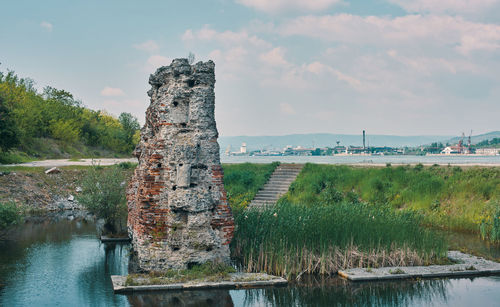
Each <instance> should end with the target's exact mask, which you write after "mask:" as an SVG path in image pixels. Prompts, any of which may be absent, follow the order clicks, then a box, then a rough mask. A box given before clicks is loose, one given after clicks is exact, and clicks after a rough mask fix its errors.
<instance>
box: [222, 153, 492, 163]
mask: <svg viewBox="0 0 500 307" xmlns="http://www.w3.org/2000/svg"><path fill="white" fill-rule="evenodd" d="M273 161H280V162H284V163H307V162H310V163H323V164H357V163H373V164H386V163H392V164H415V163H423V164H434V163H437V164H448V163H449V164H452V165H453V164H492V165H500V156H314V157H313V156H273V157H266V156H260V157H259V156H252V157H250V156H226V155H221V162H222V163H243V162H251V163H271V162H273Z"/></svg>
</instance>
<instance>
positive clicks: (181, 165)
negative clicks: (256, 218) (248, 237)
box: [127, 59, 234, 271]
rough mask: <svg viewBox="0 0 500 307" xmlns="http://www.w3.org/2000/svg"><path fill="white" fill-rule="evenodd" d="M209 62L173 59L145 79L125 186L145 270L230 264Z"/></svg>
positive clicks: (230, 233) (228, 224)
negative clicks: (144, 101) (145, 100)
mask: <svg viewBox="0 0 500 307" xmlns="http://www.w3.org/2000/svg"><path fill="white" fill-rule="evenodd" d="M214 68H215V64H214V63H213V62H212V61H208V62H205V63H203V62H198V63H197V64H195V65H189V63H188V61H187V60H186V59H176V60H174V61H172V64H171V65H170V66H164V67H161V68H159V69H158V70H157V71H156V73H155V74H153V75H151V77H150V79H149V83H150V84H151V86H152V87H151V90H150V91H148V95H149V96H150V97H151V104H150V106H149V108H148V110H147V112H146V124H145V125H144V127H143V128H142V130H141V141H140V143H139V145H138V146H137V148H136V150H135V151H134V154H135V155H136V157H137V158H138V159H139V165H138V166H137V168H136V170H135V172H134V176H133V178H132V180H131V181H130V183H129V186H128V189H127V202H128V207H129V215H128V230H129V234H130V236H131V237H132V244H133V249H134V253H135V258H136V262H137V263H136V264H137V266H138V267H139V268H140V269H141V270H144V271H165V270H167V269H170V268H173V269H184V268H189V267H190V266H192V265H193V264H201V263H204V262H207V261H215V262H226V263H228V262H229V243H230V241H231V239H232V236H233V231H234V220H233V217H232V213H231V209H230V207H229V205H228V203H227V196H226V191H225V190H224V185H223V171H222V167H221V164H220V157H219V144H218V143H217V137H218V132H217V128H216V124H215V116H214V108H215V94H214V85H215V74H214Z"/></svg>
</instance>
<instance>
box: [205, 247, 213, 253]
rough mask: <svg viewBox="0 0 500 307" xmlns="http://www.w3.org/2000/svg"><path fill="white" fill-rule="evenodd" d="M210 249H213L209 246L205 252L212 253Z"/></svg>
mask: <svg viewBox="0 0 500 307" xmlns="http://www.w3.org/2000/svg"><path fill="white" fill-rule="evenodd" d="M212 249H213V248H212V247H210V246H209V247H207V248H206V249H205V250H206V251H207V252H210V251H212Z"/></svg>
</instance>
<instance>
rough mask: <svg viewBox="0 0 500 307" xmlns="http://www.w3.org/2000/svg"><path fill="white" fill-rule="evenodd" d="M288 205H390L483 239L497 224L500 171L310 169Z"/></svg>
mask: <svg viewBox="0 0 500 307" xmlns="http://www.w3.org/2000/svg"><path fill="white" fill-rule="evenodd" d="M285 199H286V200H287V201H288V202H290V203H295V204H306V205H308V206H315V205H318V204H322V203H325V202H329V203H332V202H336V201H341V200H342V199H349V200H353V201H356V200H358V201H359V200H361V201H366V202H369V203H373V204H388V205H390V206H391V207H392V208H394V209H401V210H411V211H418V212H420V213H422V214H423V215H424V223H426V224H427V225H432V226H435V227H440V228H445V229H451V230H455V231H471V232H476V233H478V232H479V230H480V229H479V228H480V225H481V224H482V223H489V224H491V225H493V224H494V221H495V220H494V216H495V212H496V211H497V208H498V207H499V205H498V204H500V168H481V167H471V168H460V167H446V166H437V165H435V166H431V167H424V166H422V165H421V164H420V165H416V166H414V167H410V166H398V167H392V166H390V165H388V166H387V167H385V168H358V167H351V166H338V165H315V164H306V166H305V167H304V169H303V171H302V172H301V174H299V176H298V178H297V180H296V181H295V182H294V183H293V184H292V185H291V187H290V191H289V193H288V194H287V195H286V196H285Z"/></svg>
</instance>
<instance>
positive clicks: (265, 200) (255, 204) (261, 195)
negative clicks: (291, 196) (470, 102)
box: [248, 164, 304, 208]
mask: <svg viewBox="0 0 500 307" xmlns="http://www.w3.org/2000/svg"><path fill="white" fill-rule="evenodd" d="M303 167H304V164H280V165H279V166H278V167H277V168H276V169H275V170H274V172H273V174H272V175H271V178H269V181H268V182H267V183H266V184H265V185H264V186H263V187H262V188H261V189H260V190H259V192H257V194H256V195H255V198H254V199H253V200H252V202H251V203H250V204H249V205H248V208H261V207H264V206H267V205H274V204H275V203H276V202H277V201H278V199H279V198H280V197H281V196H283V195H284V194H285V193H286V192H288V188H289V187H290V184H291V183H292V182H293V181H294V180H295V178H297V175H298V174H299V173H300V171H301V170H302V168H303Z"/></svg>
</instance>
